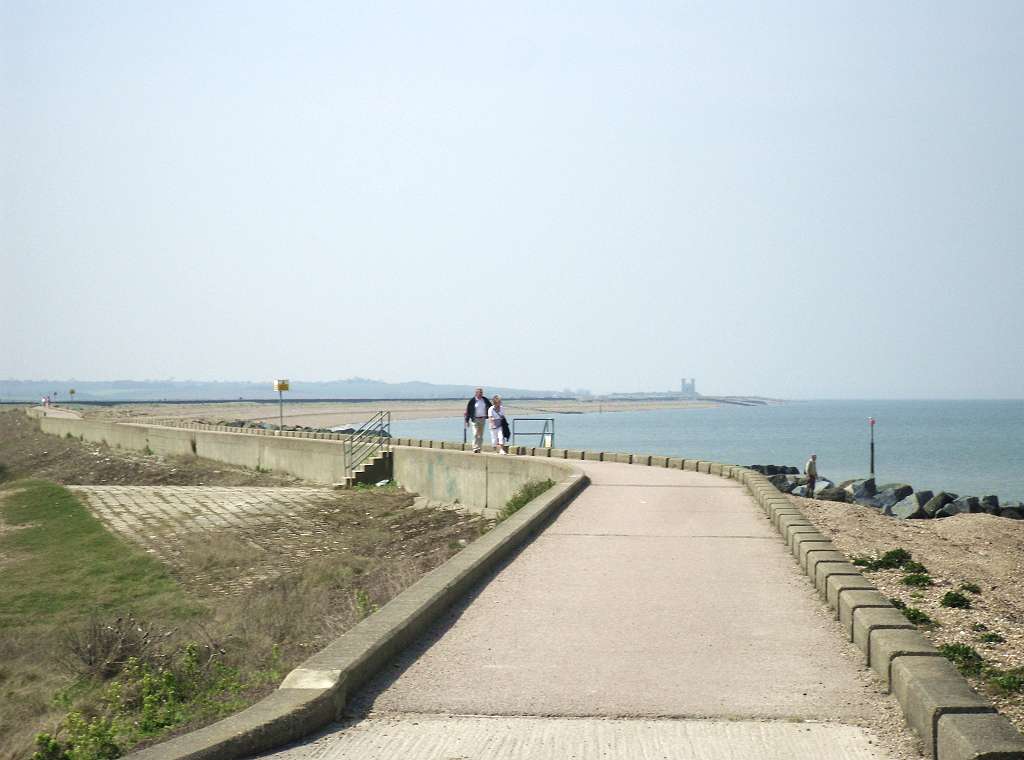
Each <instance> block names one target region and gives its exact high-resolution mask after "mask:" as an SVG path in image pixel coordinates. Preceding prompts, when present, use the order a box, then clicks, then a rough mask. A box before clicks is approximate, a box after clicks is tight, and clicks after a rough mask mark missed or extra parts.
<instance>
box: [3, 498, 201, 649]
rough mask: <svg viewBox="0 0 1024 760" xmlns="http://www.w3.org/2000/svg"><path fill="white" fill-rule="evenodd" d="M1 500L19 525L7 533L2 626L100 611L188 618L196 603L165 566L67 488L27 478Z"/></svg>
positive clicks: (38, 624) (59, 623)
mask: <svg viewBox="0 0 1024 760" xmlns="http://www.w3.org/2000/svg"><path fill="white" fill-rule="evenodd" d="M19 485H20V486H21V488H20V489H19V490H16V491H11V492H9V493H8V494H7V495H6V498H5V499H4V500H3V501H2V502H0V519H2V520H3V522H4V523H6V524H7V525H8V526H11V527H13V528H15V530H10V531H8V532H6V533H4V534H3V535H2V537H0V548H2V549H3V551H4V553H7V554H10V555H11V561H10V562H9V563H7V564H5V566H4V583H3V584H0V630H4V629H14V628H18V629H21V630H25V629H32V628H40V629H43V628H46V629H49V628H53V627H62V628H68V627H74V626H75V625H77V624H79V623H81V622H82V621H84V620H86V619H87V618H88V617H89V616H90V615H91V614H93V612H94V611H95V610H100V611H101V612H102V611H113V610H124V609H133V610H135V611H136V612H138V613H139V614H140V616H147V615H148V614H149V613H156V612H159V613H160V616H161V617H170V618H174V619H185V618H190V617H193V616H195V615H197V614H198V613H199V612H200V608H199V607H198V606H196V605H194V604H190V603H189V602H188V601H187V599H186V598H185V596H184V594H183V593H182V592H181V590H180V588H179V586H178V584H177V583H176V582H175V581H174V579H173V578H171V576H170V575H169V574H168V572H167V571H166V570H165V569H164V567H163V565H161V564H160V563H159V562H157V561H156V560H155V559H153V558H151V557H149V556H148V555H147V554H146V553H145V552H143V551H141V550H140V549H138V548H136V547H134V546H132V545H129V544H127V543H125V542H124V541H122V540H120V539H119V538H117V537H116V536H114V535H113V534H111V533H109V532H108V531H107V530H106V529H105V528H104V527H103V524H102V523H100V521H99V520H97V519H96V518H95V517H93V516H92V514H91V513H90V512H89V510H87V509H86V508H85V507H83V506H82V505H81V504H79V502H78V501H77V499H75V497H74V496H73V495H72V494H71V493H70V492H69V491H67V490H66V489H64V488H61V487H60V486H57V485H54V484H52V483H45V482H40V481H21V483H19Z"/></svg>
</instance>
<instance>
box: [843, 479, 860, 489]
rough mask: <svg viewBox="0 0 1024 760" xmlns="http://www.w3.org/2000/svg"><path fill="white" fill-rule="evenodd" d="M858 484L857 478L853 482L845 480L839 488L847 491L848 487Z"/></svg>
mask: <svg viewBox="0 0 1024 760" xmlns="http://www.w3.org/2000/svg"><path fill="white" fill-rule="evenodd" d="M856 482H857V479H856V478H854V479H852V480H844V481H843V482H842V483H840V484H839V487H840V488H842V489H843V490H844V491H845V490H846V487H847V486H849V485H850V484H851V483H856Z"/></svg>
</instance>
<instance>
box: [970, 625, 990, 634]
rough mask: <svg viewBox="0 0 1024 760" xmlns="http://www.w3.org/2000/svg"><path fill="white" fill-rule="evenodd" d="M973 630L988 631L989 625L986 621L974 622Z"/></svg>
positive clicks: (978, 631)
mask: <svg viewBox="0 0 1024 760" xmlns="http://www.w3.org/2000/svg"><path fill="white" fill-rule="evenodd" d="M971 630H972V631H975V632H977V633H980V632H981V631H987V630H988V626H987V625H985V624H984V623H974V624H973V625H972V626H971Z"/></svg>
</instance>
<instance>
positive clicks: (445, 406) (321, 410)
mask: <svg viewBox="0 0 1024 760" xmlns="http://www.w3.org/2000/svg"><path fill="white" fill-rule="evenodd" d="M506 406H507V408H508V409H509V410H510V411H511V412H513V413H514V414H552V413H558V414H587V413H606V412H635V411H653V410H657V409H707V408H708V407H713V406H718V404H716V403H715V402H712V401H699V400H698V401H686V400H665V401H638V400H628V401H627V400H623V401H606V400H595V401H580V400H577V399H538V400H529V399H524V400H517V399H508V401H507V402H506ZM465 408H466V402H465V401H451V400H429V399H428V400H422V401H411V400H410V401H407V400H395V401H352V402H346V401H325V402H315V403H295V402H292V403H289V402H288V400H287V399H285V402H284V422H285V424H286V425H303V426H306V427H341V426H347V425H358V424H360V423H362V422H365V421H366V420H367V419H368V418H370V417H371V416H372V415H373V414H375V413H376V412H378V411H380V410H382V409H384V410H388V411H390V412H391V418H392V420H420V419H432V418H439V417H461V416H462V414H463V412H464V410H465ZM79 411H81V412H82V414H83V415H85V416H86V417H91V418H97V419H111V418H114V419H118V420H126V419H139V420H143V419H145V420H156V419H173V420H204V421H207V422H216V421H220V420H225V421H227V420H253V421H260V422H271V423H274V422H277V420H278V406H277V404H274V403H261V402H246V401H238V402H229V403H222V404H124V405H119V406H105V407H91V406H85V407H80V408H79Z"/></svg>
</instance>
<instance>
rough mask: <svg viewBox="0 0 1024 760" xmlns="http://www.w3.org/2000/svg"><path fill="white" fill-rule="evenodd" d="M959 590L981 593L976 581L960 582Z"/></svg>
mask: <svg viewBox="0 0 1024 760" xmlns="http://www.w3.org/2000/svg"><path fill="white" fill-rule="evenodd" d="M960 590H961V591H967V592H968V593H971V594H980V593H981V586H979V585H978V584H977V583H961V584H960Z"/></svg>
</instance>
